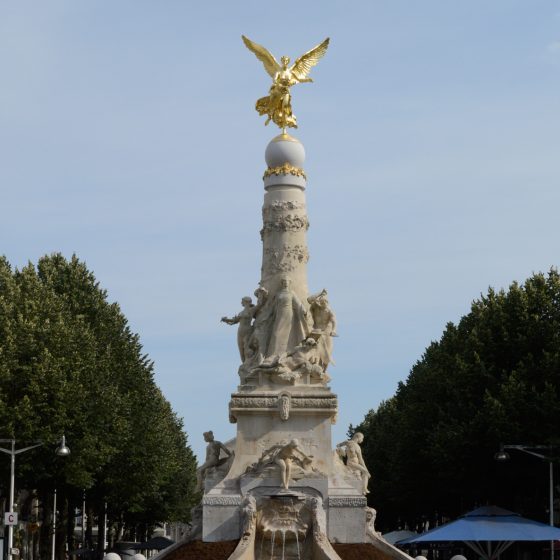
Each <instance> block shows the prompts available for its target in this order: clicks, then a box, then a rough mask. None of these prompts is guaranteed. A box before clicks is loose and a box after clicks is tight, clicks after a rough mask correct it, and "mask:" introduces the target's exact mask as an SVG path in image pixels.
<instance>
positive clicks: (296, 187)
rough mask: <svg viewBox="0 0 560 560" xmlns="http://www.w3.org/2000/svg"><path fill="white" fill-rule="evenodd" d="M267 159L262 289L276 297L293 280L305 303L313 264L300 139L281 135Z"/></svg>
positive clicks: (264, 178) (293, 288)
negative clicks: (283, 282)
mask: <svg viewBox="0 0 560 560" xmlns="http://www.w3.org/2000/svg"><path fill="white" fill-rule="evenodd" d="M265 159H266V163H267V166H268V168H267V170H266V171H265V174H264V177H263V180H264V188H265V191H266V192H265V195H264V205H263V211H262V212H263V229H262V230H261V236H262V241H263V259H262V268H261V285H262V286H263V287H264V288H266V289H267V290H268V292H269V293H270V294H273V293H274V292H276V291H277V290H278V288H279V286H280V280H281V279H282V278H284V277H286V278H289V279H290V280H291V289H292V290H293V291H294V292H295V293H296V294H297V296H298V297H299V299H300V300H301V301H304V302H305V301H306V299H307V296H308V288H307V267H306V265H307V261H308V260H309V253H308V251H307V241H306V232H307V229H308V227H309V221H308V219H307V211H306V207H305V185H306V177H305V173H304V171H303V163H304V160H305V150H304V148H303V145H302V144H301V142H300V141H299V140H297V139H296V138H293V137H292V136H290V135H289V134H280V135H279V136H276V138H273V139H272V140H271V142H270V143H269V144H268V146H267V148H266V152H265Z"/></svg>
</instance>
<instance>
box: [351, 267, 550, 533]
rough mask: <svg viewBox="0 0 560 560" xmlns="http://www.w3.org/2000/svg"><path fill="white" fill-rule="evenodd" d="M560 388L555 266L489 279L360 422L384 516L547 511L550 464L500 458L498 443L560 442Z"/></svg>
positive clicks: (393, 520)
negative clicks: (505, 284) (484, 509)
mask: <svg viewBox="0 0 560 560" xmlns="http://www.w3.org/2000/svg"><path fill="white" fill-rule="evenodd" d="M559 397H560V276H559V274H558V272H557V271H556V270H551V271H550V272H549V273H548V274H547V275H544V274H535V275H534V276H532V277H531V278H529V279H528V280H527V281H526V282H525V283H524V284H523V285H519V284H517V283H513V284H512V285H511V286H510V288H509V290H508V291H507V292H506V291H503V290H502V291H499V292H496V291H494V290H493V289H490V290H489V291H488V293H487V295H485V296H483V297H481V298H480V299H479V300H477V301H475V302H473V304H472V306H471V311H470V313H469V314H468V315H466V316H465V317H463V318H462V319H461V321H460V322H459V324H458V325H454V324H453V323H449V324H448V325H447V326H446V329H445V331H444V333H443V336H442V337H441V339H440V340H439V341H438V342H433V343H432V344H430V346H428V348H427V349H426V351H425V353H424V355H423V356H422V358H421V359H420V360H419V361H418V362H417V363H416V364H415V365H414V366H413V368H412V370H411V372H410V375H409V377H408V379H407V381H406V382H405V383H401V384H399V387H398V390H397V393H396V394H395V396H394V397H392V398H391V399H389V400H388V401H387V402H384V403H382V404H381V405H380V406H379V407H378V409H377V410H372V411H370V412H369V413H368V414H367V415H366V417H365V419H364V421H363V422H362V424H361V425H360V426H357V427H356V430H360V431H363V432H364V433H365V435H366V444H365V448H364V455H365V458H366V461H367V463H368V465H369V466H370V468H371V470H372V472H373V473H374V492H373V502H374V503H375V506H376V507H377V508H378V509H379V512H380V515H379V519H380V524H381V526H385V527H387V528H388V527H395V526H396V525H398V524H399V518H400V524H401V525H402V524H403V523H404V522H405V521H408V523H409V525H412V526H414V525H415V524H417V523H418V522H419V521H421V520H424V519H428V520H433V519H434V518H435V517H436V516H446V517H455V516H457V515H459V514H460V513H462V512H464V511H466V510H467V509H469V508H471V507H474V506H476V505H479V504H485V503H488V502H494V503H499V504H500V505H502V506H504V507H510V508H512V509H515V510H517V511H520V512H522V513H525V514H527V515H530V516H532V517H534V518H538V519H541V520H542V521H545V520H546V519H547V514H546V511H545V507H546V504H547V500H546V496H547V492H548V486H547V478H546V476H545V473H546V468H547V466H546V465H545V464H544V463H539V462H538V461H537V460H535V459H532V458H530V457H525V456H521V455H516V456H515V457H514V458H513V459H514V460H512V461H510V462H509V463H508V464H499V463H496V462H495V461H494V460H493V456H494V453H495V452H496V451H497V449H498V446H499V443H500V442H506V443H523V444H531V445H537V444H545V445H553V446H554V445H559V444H560V431H559V430H558V418H559V417H560V398H559Z"/></svg>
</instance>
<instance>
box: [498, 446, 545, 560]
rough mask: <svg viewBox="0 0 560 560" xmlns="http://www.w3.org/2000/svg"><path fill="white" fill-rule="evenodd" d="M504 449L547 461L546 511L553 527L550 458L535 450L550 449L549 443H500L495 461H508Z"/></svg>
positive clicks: (508, 457)
mask: <svg viewBox="0 0 560 560" xmlns="http://www.w3.org/2000/svg"><path fill="white" fill-rule="evenodd" d="M506 449H514V450H516V451H521V452H522V453H527V455H532V456H533V457H537V458H539V459H542V460H543V461H548V481H549V487H548V513H549V518H548V519H549V525H550V526H551V527H554V470H553V464H552V458H551V457H547V456H546V455H543V454H542V453H539V452H538V451H535V450H541V449H546V450H548V451H551V450H552V447H551V446H550V445H504V444H503V443H502V444H500V449H499V451H498V452H497V453H496V454H495V455H494V459H495V460H496V461H501V462H503V461H509V459H510V456H509V453H508V452H507V451H506ZM550 560H554V541H550Z"/></svg>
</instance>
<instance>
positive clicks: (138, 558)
mask: <svg viewBox="0 0 560 560" xmlns="http://www.w3.org/2000/svg"><path fill="white" fill-rule="evenodd" d="M131 560H146V557H145V556H144V555H143V554H140V553H139V552H138V553H136V554H135V555H134V556H133V557H132V558H131ZM465 560H466V559H465Z"/></svg>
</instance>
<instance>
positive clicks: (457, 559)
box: [451, 554, 467, 560]
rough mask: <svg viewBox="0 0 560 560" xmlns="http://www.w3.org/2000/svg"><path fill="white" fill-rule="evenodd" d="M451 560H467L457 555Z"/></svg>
mask: <svg viewBox="0 0 560 560" xmlns="http://www.w3.org/2000/svg"><path fill="white" fill-rule="evenodd" d="M451 560H467V559H466V558H465V557H464V556H463V555H462V554H455V556H452V557H451Z"/></svg>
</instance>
